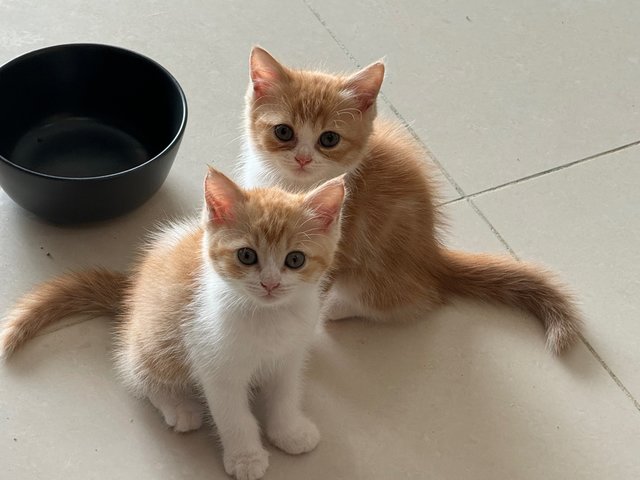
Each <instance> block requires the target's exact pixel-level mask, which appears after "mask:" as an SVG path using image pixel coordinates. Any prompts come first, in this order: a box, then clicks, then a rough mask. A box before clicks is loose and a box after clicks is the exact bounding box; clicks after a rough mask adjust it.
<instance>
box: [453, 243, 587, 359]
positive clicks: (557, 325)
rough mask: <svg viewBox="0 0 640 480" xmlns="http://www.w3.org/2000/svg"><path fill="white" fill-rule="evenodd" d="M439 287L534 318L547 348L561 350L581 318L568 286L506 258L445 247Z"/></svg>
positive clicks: (574, 336) (574, 335) (576, 331)
mask: <svg viewBox="0 0 640 480" xmlns="http://www.w3.org/2000/svg"><path fill="white" fill-rule="evenodd" d="M443 257H444V265H443V275H442V278H441V279H440V280H441V287H442V290H443V293H444V294H445V297H446V296H447V294H451V295H461V296H468V297H473V298H477V299H480V300H484V301H487V302H499V303H504V304H506V305H509V306H512V307H516V308H520V309H523V310H526V311H528V312H530V313H532V314H533V315H535V316H536V317H538V318H539V319H540V320H541V321H542V322H543V324H544V326H545V329H546V334H547V348H549V350H551V351H552V352H554V353H556V354H560V353H562V352H563V351H564V350H566V349H567V348H568V347H569V346H570V345H571V344H573V343H574V342H575V341H576V340H577V339H578V337H579V335H580V330H581V327H582V320H581V318H580V314H579V312H578V309H577V307H576V306H575V304H574V302H573V298H572V295H571V293H570V291H569V290H568V288H567V287H566V286H564V285H563V284H562V283H560V282H559V281H557V280H556V279H555V278H554V276H553V275H552V274H551V273H550V272H548V271H546V270H544V269H542V268H540V267H538V266H534V265H531V264H528V263H523V262H518V261H515V260H513V259H511V258H509V257H500V256H493V255H486V254H475V253H466V252H459V251H452V250H446V251H444V252H443Z"/></svg>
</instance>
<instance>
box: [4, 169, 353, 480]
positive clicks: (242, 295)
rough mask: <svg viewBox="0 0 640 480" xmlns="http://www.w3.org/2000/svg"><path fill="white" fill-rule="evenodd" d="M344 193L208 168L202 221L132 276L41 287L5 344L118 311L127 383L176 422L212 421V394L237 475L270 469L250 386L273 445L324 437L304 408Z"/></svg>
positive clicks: (164, 243) (165, 241) (7, 329)
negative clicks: (293, 188) (71, 320)
mask: <svg viewBox="0 0 640 480" xmlns="http://www.w3.org/2000/svg"><path fill="white" fill-rule="evenodd" d="M343 197H344V183H343V180H342V179H341V178H337V179H334V180H330V181H328V182H326V183H324V184H323V185H321V186H319V187H318V188H316V189H315V190H313V191H311V192H310V193H308V194H306V195H301V194H291V193H286V192H283V191H281V190H277V189H257V190H250V191H243V190H241V189H240V188H239V187H237V186H236V185H235V184H234V183H233V182H232V181H231V180H229V179H228V178H227V177H225V176H224V175H223V174H221V173H219V172H217V171H215V170H213V169H210V171H209V173H208V175H207V178H206V180H205V209H204V214H203V219H202V221H200V222H197V221H192V222H186V223H184V224H180V225H174V226H171V227H169V228H166V229H165V230H164V231H162V232H160V233H159V234H158V235H157V236H156V238H155V239H153V240H152V242H151V243H150V245H149V246H148V248H147V249H146V251H145V252H144V256H143V258H142V259H141V261H140V262H139V264H138V266H137V268H136V269H135V270H134V273H133V274H132V275H131V276H126V275H123V274H118V273H112V272H109V271H106V270H89V271H85V272H80V273H71V274H67V275H64V276H62V277H59V278H57V279H54V280H52V281H50V282H48V283H45V284H44V285H42V286H40V287H38V288H36V289H35V290H34V291H33V292H31V293H29V294H27V295H26V296H25V297H24V298H23V299H22V300H21V301H20V302H19V303H18V304H17V305H16V306H15V307H14V309H13V310H12V311H11V312H10V313H9V315H8V318H7V321H6V323H5V324H4V331H3V332H2V336H1V337H0V342H1V343H0V346H1V348H2V352H3V353H4V355H9V354H10V353H11V352H13V351H14V350H15V349H16V348H17V347H18V346H20V345H21V344H22V343H23V342H24V341H26V340H27V339H29V338H31V337H33V336H34V335H35V334H36V332H37V331H38V330H40V329H41V328H43V327H45V326H46V325H48V324H50V323H52V322H55V321H57V320H59V319H61V318H62V317H64V316H67V315H71V314H75V313H87V312H91V313H97V314H117V315H118V318H119V321H118V323H117V327H116V330H115V344H116V348H115V353H116V365H117V369H118V370H119V373H120V375H121V376H122V378H123V379H124V382H125V384H127V386H128V387H129V388H130V389H131V390H132V391H133V392H134V393H135V394H137V395H138V396H140V397H148V398H149V400H150V401H151V403H152V404H153V405H155V406H156V407H157V408H158V410H160V412H161V413H162V415H163V416H164V419H165V421H166V423H167V424H168V425H169V426H171V427H173V428H174V430H176V431H178V432H186V431H189V430H195V429H197V428H199V427H200V426H201V423H202V418H203V413H204V412H203V407H202V404H201V402H200V399H199V397H200V396H201V395H202V396H204V398H205V399H206V401H207V403H208V406H209V409H210V411H211V415H212V417H213V420H214V422H215V424H216V426H217V430H218V434H219V436H220V439H221V441H222V446H223V450H224V467H225V470H226V471H227V473H229V474H230V475H235V476H236V478H238V479H239V480H247V479H257V478H261V477H262V476H263V475H264V473H265V470H266V469H267V466H268V453H267V451H266V450H265V449H264V448H263V446H262V443H261V440H260V428H259V426H258V423H257V421H256V419H255V418H254V416H253V415H252V413H251V410H250V395H251V391H252V388H253V387H256V386H259V387H260V391H259V394H260V398H261V400H263V401H264V405H265V412H266V420H265V432H266V435H267V437H268V438H269V439H270V440H271V442H272V443H273V444H274V445H276V446H277V447H279V448H281V449H282V450H284V451H285V452H287V453H290V454H299V453H303V452H308V451H310V450H313V449H314V448H315V446H316V445H317V443H318V441H319V438H320V437H319V433H318V429H317V428H316V426H315V425H314V424H313V423H312V422H311V421H310V420H308V419H307V417H306V416H305V415H304V414H303V413H302V411H301V406H300V403H301V396H302V390H301V371H302V367H303V363H304V359H305V354H306V352H307V349H308V347H309V344H310V342H311V339H312V335H313V332H314V328H315V325H316V322H317V319H318V318H319V305H320V297H319V295H320V282H321V280H322V278H323V275H324V273H325V272H326V270H327V268H328V267H329V265H330V264H331V262H332V259H333V256H334V252H335V250H336V246H337V243H338V240H339V237H340V212H341V207H342V202H343Z"/></svg>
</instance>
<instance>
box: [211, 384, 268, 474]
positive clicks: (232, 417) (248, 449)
mask: <svg viewBox="0 0 640 480" xmlns="http://www.w3.org/2000/svg"><path fill="white" fill-rule="evenodd" d="M225 373H226V375H228V376H227V378H226V379H208V380H205V381H203V382H202V383H203V387H204V393H205V396H206V397H207V402H208V403H209V408H210V410H211V415H212V416H213V421H214V422H215V424H216V427H217V429H218V435H219V436H220V440H221V442H222V448H223V450H224V456H223V460H224V469H225V470H226V472H227V473H228V474H229V475H234V476H235V477H236V478H237V479H238V480H256V479H258V478H262V476H263V475H264V473H265V471H266V470H267V467H268V466H269V453H268V452H267V451H266V450H265V449H264V447H263V446H262V441H261V439H260V427H259V426H258V422H257V421H256V419H255V417H254V416H253V414H252V413H251V409H250V406H249V382H248V381H240V379H239V377H241V375H238V374H237V372H235V373H233V372H225ZM233 377H235V378H233Z"/></svg>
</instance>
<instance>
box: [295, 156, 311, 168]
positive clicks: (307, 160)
mask: <svg viewBox="0 0 640 480" xmlns="http://www.w3.org/2000/svg"><path fill="white" fill-rule="evenodd" d="M296 162H298V163H299V164H300V166H301V167H304V166H305V165H306V164H307V163H311V157H310V156H309V155H296Z"/></svg>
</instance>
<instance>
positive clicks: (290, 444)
mask: <svg viewBox="0 0 640 480" xmlns="http://www.w3.org/2000/svg"><path fill="white" fill-rule="evenodd" d="M303 363H304V357H303V353H302V352H298V353H296V354H295V355H289V356H287V357H285V358H284V359H283V360H282V361H280V362H279V363H278V366H277V367H276V369H275V370H274V371H273V372H272V373H271V375H270V376H268V377H267V378H266V379H265V382H264V384H263V386H262V395H263V398H264V401H265V407H266V431H267V436H268V437H269V440H271V443H273V444H274V445H275V446H277V447H278V448H280V449H281V450H284V451H285V452H287V453H290V454H293V455H295V454H299V453H304V452H309V451H311V450H313V449H314V448H316V445H318V442H319V441H320V433H319V432H318V428H317V427H316V426H315V425H314V424H313V423H312V422H311V421H310V420H309V419H308V418H307V417H306V416H305V415H304V414H303V413H302V410H301V405H300V404H301V400H302V381H301V376H302V367H303Z"/></svg>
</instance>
